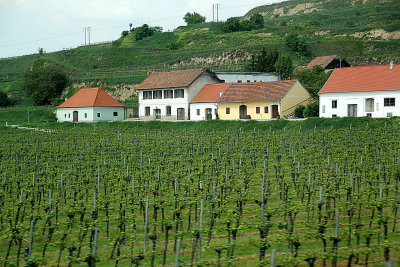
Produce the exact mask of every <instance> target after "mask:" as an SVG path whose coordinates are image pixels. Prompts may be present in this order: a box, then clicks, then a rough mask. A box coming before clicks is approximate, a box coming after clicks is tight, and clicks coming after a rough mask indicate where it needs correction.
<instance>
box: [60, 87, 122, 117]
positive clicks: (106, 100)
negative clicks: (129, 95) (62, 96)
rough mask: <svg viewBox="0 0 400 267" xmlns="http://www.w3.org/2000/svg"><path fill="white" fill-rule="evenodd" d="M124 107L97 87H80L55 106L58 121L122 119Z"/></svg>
mask: <svg viewBox="0 0 400 267" xmlns="http://www.w3.org/2000/svg"><path fill="white" fill-rule="evenodd" d="M125 117H126V108H125V106H124V105H122V104H121V103H119V102H118V101H117V100H115V99H114V98H112V97H111V96H110V95H109V94H107V93H106V92H105V91H104V90H103V89H101V88H99V87H94V88H82V89H80V90H79V91H78V92H76V93H75V94H74V95H72V96H71V97H70V98H68V99H67V100H66V101H65V102H64V103H62V104H61V105H59V106H57V120H58V121H59V122H64V121H69V122H96V121H122V120H124V119H125Z"/></svg>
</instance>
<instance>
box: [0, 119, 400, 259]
mask: <svg viewBox="0 0 400 267" xmlns="http://www.w3.org/2000/svg"><path fill="white" fill-rule="evenodd" d="M294 125H295V126H293V125H292V126H291V127H286V126H285V127H282V128H279V129H275V128H273V127H269V128H263V129H259V128H254V129H251V130H249V129H241V128H240V129H234V128H229V127H227V128H225V129H214V128H213V127H211V126H212V124H210V127H209V128H201V129H200V128H196V127H187V128H184V127H176V129H171V128H163V127H162V126H161V127H157V128H156V127H153V128H151V127H143V126H142V125H139V124H135V123H132V124H131V123H124V124H122V123H119V124H101V123H99V124H91V125H86V124H85V125H73V124H67V125H65V124H63V125H61V126H57V125H52V126H51V127H50V128H49V129H48V131H32V130H22V129H15V128H11V127H1V128H0V138H1V142H0V162H1V166H0V175H1V176H0V207H1V208H0V264H1V265H2V266H22V265H27V266H38V265H41V266H42V265H44V266H72V265H74V266H76V265H80V266H95V265H97V266H117V265H119V266H193V265H195V266H279V265H280V266H357V265H360V266H361V265H363V266H366V265H374V264H377V263H380V264H386V262H388V261H397V260H399V259H400V229H399V227H400V225H398V224H399V217H400V215H399V214H398V207H399V205H400V201H399V182H400V181H399V180H400V166H399V163H400V153H399V152H398V150H399V148H400V125H399V123H398V122H397V121H396V120H387V121H385V120H379V124H378V123H374V121H373V120H367V121H361V122H360V123H358V124H357V125H354V126H353V125H351V124H350V126H349V127H333V126H332V127H325V128H322V127H321V128H320V127H313V128H306V127H304V128H303V126H302V124H299V125H296V124H294Z"/></svg>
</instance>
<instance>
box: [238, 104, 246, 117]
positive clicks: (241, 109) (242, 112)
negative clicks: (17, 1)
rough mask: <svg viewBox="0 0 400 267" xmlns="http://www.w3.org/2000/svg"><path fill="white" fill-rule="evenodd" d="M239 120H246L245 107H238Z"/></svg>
mask: <svg viewBox="0 0 400 267" xmlns="http://www.w3.org/2000/svg"><path fill="white" fill-rule="evenodd" d="M239 119H241V120H245V119H247V106H246V105H241V106H240V107H239Z"/></svg>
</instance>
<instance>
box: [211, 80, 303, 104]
mask: <svg viewBox="0 0 400 267" xmlns="http://www.w3.org/2000/svg"><path fill="white" fill-rule="evenodd" d="M295 83H296V80H289V81H274V82H253V83H232V85H231V86H230V87H229V88H228V90H226V91H225V93H224V94H223V95H222V97H221V98H220V99H219V100H218V101H217V102H225V103H229V102H257V101H276V100H280V99H282V98H283V97H284V96H285V95H286V94H287V92H288V91H289V90H290V88H292V86H293V85H294V84H295Z"/></svg>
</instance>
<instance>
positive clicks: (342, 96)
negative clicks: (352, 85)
mask: <svg viewBox="0 0 400 267" xmlns="http://www.w3.org/2000/svg"><path fill="white" fill-rule="evenodd" d="M367 98H373V99H374V111H373V112H367V111H366V99H367ZM384 98H395V106H394V107H385V106H384ZM333 100H337V108H332V101H333ZM350 104H356V105H357V117H365V116H367V113H371V117H373V118H386V117H387V116H388V113H390V112H391V113H392V115H393V116H400V91H375V92H349V93H324V94H320V96H319V116H320V117H321V118H332V117H334V116H335V115H336V116H337V117H347V116H348V105H350Z"/></svg>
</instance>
